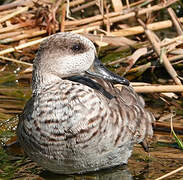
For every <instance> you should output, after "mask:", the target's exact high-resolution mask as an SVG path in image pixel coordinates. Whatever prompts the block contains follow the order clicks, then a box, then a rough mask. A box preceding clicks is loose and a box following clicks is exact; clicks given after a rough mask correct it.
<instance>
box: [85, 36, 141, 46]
mask: <svg viewBox="0 0 183 180" xmlns="http://www.w3.org/2000/svg"><path fill="white" fill-rule="evenodd" d="M83 35H84V36H86V37H87V38H89V39H90V40H92V41H101V42H106V43H109V44H114V45H118V46H127V45H128V46H133V45H134V44H136V43H137V42H136V41H134V40H131V39H128V38H125V37H114V36H104V35H92V34H83Z"/></svg>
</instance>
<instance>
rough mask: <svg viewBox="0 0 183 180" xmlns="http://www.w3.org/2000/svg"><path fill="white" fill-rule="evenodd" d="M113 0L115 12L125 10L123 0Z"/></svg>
mask: <svg viewBox="0 0 183 180" xmlns="http://www.w3.org/2000/svg"><path fill="white" fill-rule="evenodd" d="M111 1H112V5H113V8H114V11H115V12H120V11H122V10H123V4H122V2H121V0H111Z"/></svg>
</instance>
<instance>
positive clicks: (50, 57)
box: [17, 32, 154, 174]
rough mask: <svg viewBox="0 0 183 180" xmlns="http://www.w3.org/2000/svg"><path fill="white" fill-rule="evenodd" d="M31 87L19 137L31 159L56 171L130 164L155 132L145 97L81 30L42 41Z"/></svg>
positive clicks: (20, 123) (72, 171)
mask: <svg viewBox="0 0 183 180" xmlns="http://www.w3.org/2000/svg"><path fill="white" fill-rule="evenodd" d="M115 83H120V84H122V85H123V86H122V90H118V89H117V88H115V87H114V86H113V85H114V84H115ZM32 89H33V94H32V97H31V98H30V100H29V101H28V102H27V104H26V106H25V108H24V111H23V113H22V115H21V116H20V121H19V124H18V128H17V135H18V140H19V142H20V144H21V146H22V147H23V148H24V151H25V152H26V154H27V155H28V156H29V157H30V159H32V160H33V161H35V162H37V164H39V165H40V166H42V167H43V168H45V169H47V170H50V171H52V172H55V173H60V174H73V173H85V172H88V171H96V170H100V169H104V168H109V167H113V166H117V165H121V164H126V163H127V161H128V158H129V157H130V155H131V153H132V149H133V146H134V144H136V143H141V142H143V141H144V140H145V138H147V137H148V136H150V137H151V136H152V135H153V131H152V122H153V121H154V117H153V115H152V114H151V113H150V112H148V111H147V110H145V109H144V101H143V99H142V98H141V97H140V96H138V95H137V94H136V93H135V91H134V90H133V88H132V87H131V86H130V85H129V82H128V80H126V79H124V78H123V77H120V76H118V75H116V74H114V73H112V72H110V71H108V70H107V69H106V68H105V67H104V66H103V65H102V63H101V62H100V61H99V60H98V59H97V55H96V49H95V46H94V45H93V43H92V42H91V41H90V40H89V39H87V38H85V37H83V36H81V35H78V34H74V33H70V32H67V33H57V34H54V35H51V36H50V37H48V38H47V39H46V40H45V41H43V42H42V43H41V45H40V48H39V50H38V53H37V55H36V58H35V60H34V65H33V85H32Z"/></svg>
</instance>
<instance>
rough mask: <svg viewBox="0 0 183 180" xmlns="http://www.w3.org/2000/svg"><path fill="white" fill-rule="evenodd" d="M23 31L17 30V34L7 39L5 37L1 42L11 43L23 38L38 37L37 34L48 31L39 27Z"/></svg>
mask: <svg viewBox="0 0 183 180" xmlns="http://www.w3.org/2000/svg"><path fill="white" fill-rule="evenodd" d="M22 32H23V34H22ZM22 32H17V36H14V37H9V38H7V39H3V40H1V41H0V42H1V43H10V42H14V41H19V40H21V39H26V38H31V37H36V36H39V35H42V34H46V33H47V32H46V30H38V29H37V28H35V29H31V30H26V31H22ZM15 33H16V32H15ZM18 33H19V34H18Z"/></svg>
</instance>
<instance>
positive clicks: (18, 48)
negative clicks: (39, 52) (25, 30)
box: [0, 37, 47, 55]
mask: <svg viewBox="0 0 183 180" xmlns="http://www.w3.org/2000/svg"><path fill="white" fill-rule="evenodd" d="M46 38H47V37H44V38H41V39H37V40H35V41H30V42H28V43H24V44H21V45H18V46H16V47H12V48H8V49H4V50H2V51H0V55H3V54H7V53H11V52H14V51H18V50H20V49H23V48H27V47H30V46H33V45H36V44H39V43H40V42H42V41H43V40H45V39H46Z"/></svg>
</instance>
